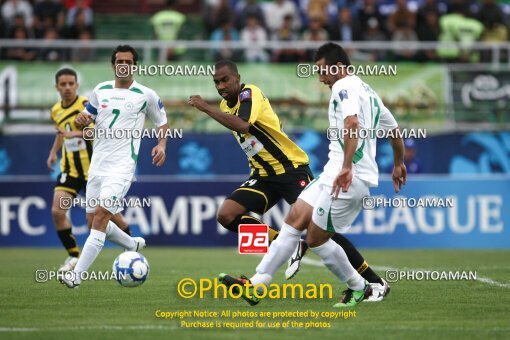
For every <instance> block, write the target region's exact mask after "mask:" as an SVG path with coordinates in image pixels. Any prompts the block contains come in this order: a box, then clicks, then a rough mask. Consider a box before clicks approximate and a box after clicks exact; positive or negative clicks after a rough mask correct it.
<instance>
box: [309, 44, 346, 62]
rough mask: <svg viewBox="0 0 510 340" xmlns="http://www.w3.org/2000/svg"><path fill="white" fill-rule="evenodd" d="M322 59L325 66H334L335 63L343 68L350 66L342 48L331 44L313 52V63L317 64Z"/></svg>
mask: <svg viewBox="0 0 510 340" xmlns="http://www.w3.org/2000/svg"><path fill="white" fill-rule="evenodd" d="M322 58H324V60H325V61H326V64H327V65H336V64H337V63H342V65H345V66H349V65H351V60H350V59H349V56H348V55H347V52H345V50H344V49H343V48H342V46H340V45H338V44H335V43H332V42H328V43H325V44H324V45H322V46H321V47H319V48H318V49H317V52H315V59H314V62H318V61H319V60H321V59H322Z"/></svg>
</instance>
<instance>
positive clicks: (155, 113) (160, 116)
mask: <svg viewBox="0 0 510 340" xmlns="http://www.w3.org/2000/svg"><path fill="white" fill-rule="evenodd" d="M146 112H147V116H148V117H149V119H150V120H151V121H152V122H153V123H154V125H156V126H157V127H160V126H162V125H164V124H166V123H167V119H166V112H165V107H164V106H163V102H162V101H161V98H159V96H158V95H157V94H156V93H155V92H153V91H151V92H149V93H148V100H147V111H146Z"/></svg>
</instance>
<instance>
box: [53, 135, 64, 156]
mask: <svg viewBox="0 0 510 340" xmlns="http://www.w3.org/2000/svg"><path fill="white" fill-rule="evenodd" d="M62 144H64V136H62V135H61V134H59V133H57V134H56V135H55V141H54V142H53V146H52V147H51V150H50V154H53V153H54V154H56V153H57V152H58V150H60V148H61V147H62Z"/></svg>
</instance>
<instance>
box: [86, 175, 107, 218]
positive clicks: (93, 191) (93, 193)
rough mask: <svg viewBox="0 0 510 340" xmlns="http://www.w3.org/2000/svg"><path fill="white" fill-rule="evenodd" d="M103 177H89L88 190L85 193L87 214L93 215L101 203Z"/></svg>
mask: <svg viewBox="0 0 510 340" xmlns="http://www.w3.org/2000/svg"><path fill="white" fill-rule="evenodd" d="M104 178H105V177H102V176H89V180H88V181H87V190H86V191H85V201H86V204H87V206H86V209H85V210H86V212H87V214H93V213H94V211H95V210H96V206H97V204H98V202H99V194H100V193H101V185H102V183H103V179H104Z"/></svg>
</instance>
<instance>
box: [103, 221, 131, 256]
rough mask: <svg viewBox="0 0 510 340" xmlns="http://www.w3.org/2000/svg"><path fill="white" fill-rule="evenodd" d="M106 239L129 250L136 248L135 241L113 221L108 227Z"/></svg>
mask: <svg viewBox="0 0 510 340" xmlns="http://www.w3.org/2000/svg"><path fill="white" fill-rule="evenodd" d="M106 239H107V240H108V241H111V242H113V243H115V244H118V245H119V246H121V247H123V248H125V249H128V250H133V249H135V248H136V242H135V240H133V238H132V237H131V236H129V235H128V234H126V233H125V232H124V231H122V229H120V228H119V227H117V225H116V224H115V223H113V222H112V221H109V222H108V225H107V226H106Z"/></svg>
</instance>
